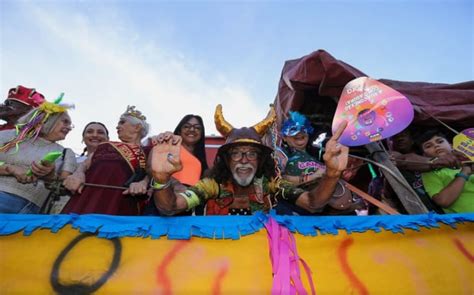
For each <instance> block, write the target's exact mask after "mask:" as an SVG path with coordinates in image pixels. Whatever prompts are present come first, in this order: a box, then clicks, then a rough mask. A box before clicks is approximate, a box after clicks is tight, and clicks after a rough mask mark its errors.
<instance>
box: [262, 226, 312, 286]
mask: <svg viewBox="0 0 474 295" xmlns="http://www.w3.org/2000/svg"><path fill="white" fill-rule="evenodd" d="M265 228H266V229H267V234H268V244H269V248H270V259H271V261H272V272H273V285H272V295H280V294H284V295H286V294H308V292H307V291H306V289H305V288H304V286H303V282H302V281H301V272H300V268H299V262H300V261H301V263H302V264H303V267H304V271H305V273H306V276H307V278H308V281H309V284H310V286H311V294H316V291H315V289H314V284H313V278H312V276H311V269H310V268H309V266H308V264H306V262H305V261H304V260H303V259H302V258H300V257H299V256H298V251H297V249H296V241H295V237H294V236H293V234H292V233H291V232H290V231H289V230H288V229H287V228H286V227H284V226H281V225H279V224H278V223H277V222H276V221H275V219H273V218H272V217H270V218H269V219H268V222H267V223H266V224H265Z"/></svg>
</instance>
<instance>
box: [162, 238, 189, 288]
mask: <svg viewBox="0 0 474 295" xmlns="http://www.w3.org/2000/svg"><path fill="white" fill-rule="evenodd" d="M188 244H189V241H178V242H177V243H176V244H175V245H174V246H173V248H171V250H170V251H169V252H168V253H166V255H165V257H164V258H163V260H162V261H161V263H160V265H159V266H158V269H157V271H156V274H157V276H156V280H157V282H158V285H161V286H162V287H163V294H164V295H171V294H173V292H172V288H171V281H170V279H169V277H168V274H167V273H166V270H167V268H168V266H169V265H170V264H171V262H172V261H173V260H174V259H175V258H176V255H177V254H178V253H179V252H180V251H181V250H182V249H183V248H184V247H185V246H186V245H188Z"/></svg>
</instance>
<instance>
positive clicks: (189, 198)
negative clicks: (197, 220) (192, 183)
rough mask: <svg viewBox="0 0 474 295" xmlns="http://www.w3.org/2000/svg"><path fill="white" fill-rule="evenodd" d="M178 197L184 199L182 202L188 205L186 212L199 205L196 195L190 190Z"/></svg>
mask: <svg viewBox="0 0 474 295" xmlns="http://www.w3.org/2000/svg"><path fill="white" fill-rule="evenodd" d="M180 195H181V196H183V197H184V200H185V201H186V204H187V205H188V210H189V209H191V208H194V207H196V206H197V205H199V204H200V203H201V201H200V200H199V197H198V196H197V195H196V193H195V192H193V191H191V190H187V191H185V192H184V193H181V194H180Z"/></svg>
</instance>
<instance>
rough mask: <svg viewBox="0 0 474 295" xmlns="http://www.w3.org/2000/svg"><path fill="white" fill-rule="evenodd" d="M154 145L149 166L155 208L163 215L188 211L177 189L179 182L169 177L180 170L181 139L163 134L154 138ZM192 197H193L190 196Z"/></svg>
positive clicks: (186, 204) (184, 200)
mask: <svg viewBox="0 0 474 295" xmlns="http://www.w3.org/2000/svg"><path fill="white" fill-rule="evenodd" d="M155 142H156V145H155V146H154V147H153V149H152V150H151V152H150V162H149V164H150V166H151V174H152V177H153V181H152V188H153V200H154V202H155V206H156V208H157V209H158V210H159V211H160V212H161V213H163V214H164V215H174V214H177V213H179V212H182V211H185V210H187V209H188V202H187V201H186V199H185V197H184V196H183V195H181V193H180V192H179V191H182V190H179V189H177V184H179V182H173V180H172V179H171V175H172V174H173V173H175V172H178V171H180V170H181V169H182V164H181V159H180V148H181V137H180V136H177V135H172V134H171V135H170V134H163V135H161V134H160V136H158V137H157V138H155ZM191 197H193V196H191Z"/></svg>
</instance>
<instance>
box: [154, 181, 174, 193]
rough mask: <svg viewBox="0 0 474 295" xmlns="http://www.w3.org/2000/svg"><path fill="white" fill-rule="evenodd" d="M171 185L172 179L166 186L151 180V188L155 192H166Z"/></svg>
mask: <svg viewBox="0 0 474 295" xmlns="http://www.w3.org/2000/svg"><path fill="white" fill-rule="evenodd" d="M170 185H171V179H170V180H168V181H167V182H166V183H165V184H162V183H158V182H156V181H155V180H154V179H152V180H151V188H152V189H153V190H154V191H161V190H164V189H165V188H167V187H169V186H170Z"/></svg>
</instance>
